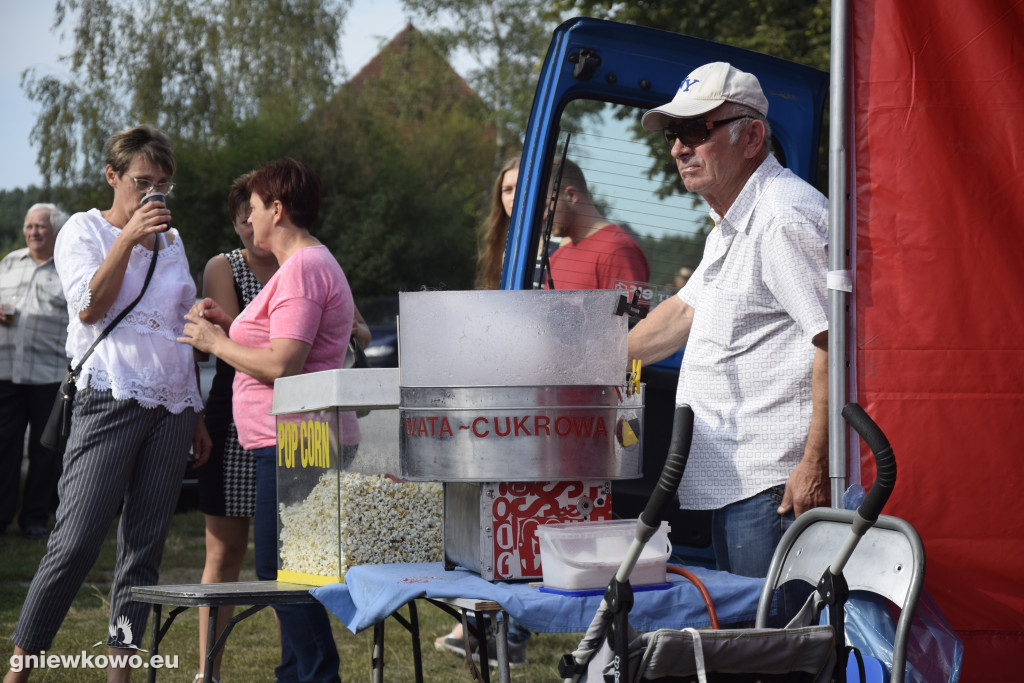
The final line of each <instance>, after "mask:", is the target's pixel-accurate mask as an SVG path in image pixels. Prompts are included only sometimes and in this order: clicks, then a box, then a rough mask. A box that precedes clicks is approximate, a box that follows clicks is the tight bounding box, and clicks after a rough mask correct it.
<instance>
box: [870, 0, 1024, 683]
mask: <svg viewBox="0 0 1024 683" xmlns="http://www.w3.org/2000/svg"><path fill="white" fill-rule="evenodd" d="M850 9H851V14H850V19H851V43H850V51H851V52H850V54H851V64H852V74H851V77H852V90H851V108H852V112H851V118H850V129H851V132H852V143H851V145H852V146H851V149H852V151H853V167H852V168H853V174H854V175H853V177H852V179H851V183H850V184H851V189H852V191H853V202H852V211H853V215H852V216H851V224H852V225H853V226H854V231H853V232H852V234H853V238H852V242H851V246H854V247H855V248H856V249H855V255H854V257H853V258H854V261H855V263H854V266H855V269H854V270H855V283H856V284H855V295H854V296H855V298H854V302H855V311H856V313H855V321H854V323H853V324H854V326H855V327H854V330H851V335H850V336H851V338H853V339H855V346H856V349H855V352H856V353H855V355H856V357H855V361H856V364H855V370H854V373H853V376H852V377H851V380H850V384H851V386H855V387H856V394H857V399H858V401H859V402H860V403H861V405H862V406H863V407H864V408H865V409H866V410H867V411H868V413H869V414H870V415H872V417H874V419H875V420H876V421H877V422H878V424H879V426H881V427H882V429H883V430H884V431H885V432H886V434H887V435H888V437H889V439H890V441H891V442H892V444H893V448H894V451H895V453H896V455H897V459H898V461H899V469H900V472H899V483H898V484H897V486H896V490H895V493H894V495H893V497H892V499H891V501H890V504H889V507H887V508H886V513H888V514H891V515H895V516H898V517H902V518H904V519H906V520H908V521H909V522H911V523H912V524H913V525H914V526H915V527H916V528H917V530H918V531H919V533H920V534H921V537H922V538H923V540H924V544H925V549H926V553H927V570H926V587H927V588H928V590H929V592H930V593H931V594H932V596H933V597H934V598H935V600H936V602H937V603H938V604H939V606H940V607H941V608H942V610H943V612H944V613H945V615H946V618H947V619H948V620H949V622H950V624H951V625H952V626H953V628H954V629H956V630H957V632H958V633H959V635H960V636H961V638H962V639H963V641H964V647H965V652H964V665H963V674H962V678H961V680H963V681H968V682H972V681H985V682H990V681H1010V680H1014V681H1021V680H1024V664H1022V662H1021V661H1020V652H1021V651H1022V650H1024V501H1022V500H1021V498H1022V494H1024V472H1022V469H1024V468H1022V466H1021V465H1019V464H1018V463H1017V460H1018V459H1024V0H969V1H967V2H939V1H937V0H853V2H852V6H851V8H850ZM865 452H866V449H865ZM863 465H864V468H865V474H866V475H867V474H868V471H867V470H868V468H869V467H870V466H871V463H870V462H869V461H868V459H866V458H865V459H863ZM865 478H870V477H868V476H866V477H865Z"/></svg>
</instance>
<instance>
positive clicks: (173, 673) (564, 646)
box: [0, 511, 580, 683]
mask: <svg viewBox="0 0 1024 683" xmlns="http://www.w3.org/2000/svg"><path fill="white" fill-rule="evenodd" d="M203 536H204V529H203V516H202V514H201V513H199V512H197V511H192V512H184V513H179V514H177V515H175V516H174V521H173V524H172V527H171V532H170V535H169V536H168V539H167V546H166V549H165V551H164V561H163V565H162V566H161V570H160V583H163V584H177V583H199V579H200V576H201V574H202V568H203V562H204V558H205V547H204V541H203ZM115 546H116V521H115V524H114V525H112V527H111V530H110V533H109V534H108V535H107V540H106V542H105V543H104V546H103V550H102V552H101V553H100V557H99V560H98V561H97V562H96V565H95V567H93V569H92V571H90V573H89V576H88V578H87V579H86V581H85V585H83V586H82V588H81V590H79V591H78V595H77V597H76V598H75V602H74V604H73V605H72V608H71V611H70V612H69V613H68V616H67V619H65V621H64V625H63V626H62V627H61V630H60V632H59V633H58V634H57V638H56V640H55V641H54V643H53V646H52V647H51V648H50V650H48V653H50V654H65V655H74V654H79V653H81V651H82V650H83V649H84V650H87V651H89V652H90V654H99V653H102V652H105V650H104V649H103V648H96V649H95V650H94V649H93V648H92V647H91V646H92V644H93V643H95V642H97V641H98V640H100V639H102V638H104V637H105V636H106V632H107V619H108V607H109V604H108V593H109V591H110V580H111V577H112V575H113V569H114V558H115ZM251 547H252V545H251V541H250V549H251ZM45 550H46V548H45V544H44V543H43V542H41V541H28V540H25V539H23V538H22V537H21V536H20V535H18V534H17V531H16V529H15V530H13V532H12V533H9V534H8V535H7V536H0V558H3V559H2V561H0V633H2V634H3V635H4V638H3V639H2V641H0V656H2V660H0V661H2V663H3V667H4V668H6V667H7V666H8V664H9V660H10V655H11V652H12V650H13V644H12V643H11V642H10V640H9V636H10V634H11V633H12V632H13V631H14V625H15V622H16V621H17V619H18V614H19V612H20V610H21V604H22V602H23V601H24V599H25V594H26V593H27V592H28V586H29V582H30V581H31V580H32V576H33V575H34V574H35V571H36V567H37V566H38V564H39V560H40V559H41V558H42V556H43V553H44V552H45ZM242 579H243V580H253V579H255V574H254V573H253V570H252V553H251V552H250V553H249V556H248V558H247V560H246V564H245V566H244V567H243V573H242ZM417 607H418V612H419V624H420V633H421V635H420V641H421V648H422V652H423V675H424V680H426V681H472V680H473V677H472V675H471V674H470V672H469V670H468V669H467V667H466V665H465V663H464V662H463V661H462V660H461V659H459V658H458V657H456V656H454V655H451V654H448V653H443V652H438V651H437V650H435V649H434V646H433V641H434V638H436V637H437V636H440V635H444V634H446V633H447V632H448V631H449V630H450V629H451V626H452V623H453V621H452V619H451V617H449V616H448V615H447V614H445V613H444V612H442V611H441V610H439V609H437V608H435V607H433V606H432V605H430V604H428V603H426V602H425V601H419V602H418V603H417ZM168 611H169V608H166V607H165V608H164V614H165V615H166V613H167V612H168ZM402 612H403V614H407V611H406V608H403V610H402ZM198 619H199V617H198V612H197V610H194V609H190V610H187V611H186V612H184V613H182V614H180V615H178V617H177V619H175V621H174V624H173V625H172V626H171V628H170V630H169V631H168V633H167V636H166V637H165V638H164V640H163V642H162V643H161V644H160V653H161V654H162V655H165V656H172V657H173V656H174V655H177V656H178V665H179V668H178V669H177V670H163V671H161V672H160V675H159V676H158V679H157V680H159V681H161V682H172V683H173V682H176V681H182V682H185V683H188V682H190V681H191V680H192V677H193V675H194V674H195V672H196V671H197V670H198V668H197V666H198V661H199V648H198V638H199V631H198ZM332 622H333V631H334V639H335V642H336V643H337V644H338V651H339V654H340V656H341V676H342V679H343V680H345V681H369V680H370V679H371V675H370V651H371V648H372V644H373V631H372V629H368V630H366V631H363V632H362V633H359V634H357V635H353V634H352V633H351V632H350V631H349V630H348V629H347V628H346V627H345V626H344V625H343V624H342V623H341V622H340V621H338V620H337V619H335V618H333V617H332ZM150 626H151V624H147V625H146V636H145V637H144V639H143V640H142V642H143V643H147V644H148V643H149V629H150ZM137 630H138V626H137V625H136V631H137ZM579 638H580V634H538V635H535V636H534V637H533V638H531V639H530V641H529V644H528V647H527V653H526V663H525V664H524V665H523V666H521V667H517V668H515V669H512V673H511V678H512V680H513V681H538V682H543V681H560V680H561V679H560V678H559V677H558V673H557V671H556V670H555V666H556V664H557V662H558V659H559V657H560V656H561V655H562V654H563V653H565V652H569V651H571V650H573V649H575V647H576V645H577V644H578V642H579ZM279 655H280V648H279V644H278V639H277V628H276V626H275V623H274V617H273V614H272V613H271V611H270V610H269V609H267V610H263V611H261V612H259V613H257V614H256V615H254V616H252V617H250V618H248V619H246V620H244V621H242V622H240V623H239V624H238V625H237V626H236V627H235V629H234V631H233V632H232V633H231V636H230V638H229V639H228V641H227V648H226V651H225V654H224V662H223V669H222V673H223V675H224V679H225V681H226V682H227V683H239V682H247V681H270V680H273V677H274V676H273V670H274V666H275V665H276V664H277V662H278V658H279ZM384 662H385V668H384V677H385V680H386V681H389V682H392V681H394V682H399V683H401V682H404V681H413V680H415V678H414V675H413V665H412V650H411V643H410V636H409V633H408V632H407V631H406V630H405V629H404V628H402V627H401V626H400V625H399V624H398V623H397V622H396V621H394V620H393V619H389V620H388V622H387V626H386V628H385V654H384ZM491 673H492V680H497V676H496V672H494V671H493V670H492V672H491ZM104 678H105V675H104V674H103V673H102V672H100V671H96V670H91V671H90V670H84V669H81V670H73V669H59V670H39V671H36V672H35V673H34V674H33V676H32V680H33V681H62V682H63V681H70V682H71V683H76V682H77V681H101V680H104ZM134 679H135V680H139V681H141V680H144V676H143V675H142V673H141V672H139V673H137V674H136V675H135V676H134Z"/></svg>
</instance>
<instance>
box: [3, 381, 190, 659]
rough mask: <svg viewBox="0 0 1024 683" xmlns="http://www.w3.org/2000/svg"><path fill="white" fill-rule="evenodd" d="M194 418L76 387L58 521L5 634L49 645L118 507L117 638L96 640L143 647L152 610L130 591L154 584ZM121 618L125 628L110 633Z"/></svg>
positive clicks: (113, 611)
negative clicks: (13, 622) (10, 632)
mask: <svg viewBox="0 0 1024 683" xmlns="http://www.w3.org/2000/svg"><path fill="white" fill-rule="evenodd" d="M197 419H198V416H197V413H196V412H195V411H194V410H191V409H186V410H184V411H182V412H181V413H180V414H178V415H174V414H172V413H171V412H169V411H168V410H167V409H165V408H143V407H142V406H141V405H139V404H138V403H137V402H136V401H134V400H123V401H120V400H115V399H114V398H113V396H112V395H111V392H110V391H109V390H107V391H98V390H95V389H92V388H91V387H81V388H80V389H79V390H78V394H77V395H76V396H75V408H74V417H73V418H72V421H71V434H70V436H69V438H68V445H67V450H66V452H65V453H64V473H63V475H62V476H61V479H60V484H59V492H60V505H59V506H58V508H57V523H56V526H55V527H54V529H53V532H52V533H51V534H50V539H49V542H48V543H47V546H46V555H45V556H44V557H43V559H42V561H41V562H40V563H39V569H38V571H37V572H36V575H35V577H34V578H33V579H32V585H31V586H30V587H29V590H28V596H27V597H26V598H25V604H24V605H23V606H22V608H21V616H20V617H19V618H18V625H17V626H16V627H15V630H14V635H13V636H11V640H12V641H14V644H15V645H17V646H18V647H21V648H22V649H24V650H26V651H27V652H37V651H39V650H48V649H49V648H50V646H51V645H52V643H53V638H54V636H56V635H57V630H58V629H59V628H60V625H61V623H63V621H64V617H65V616H67V613H68V610H69V609H70V608H71V603H72V601H73V600H74V598H75V595H76V594H77V593H78V590H79V588H81V586H82V584H83V582H84V581H85V577H86V575H87V574H88V572H89V570H90V569H91V568H92V566H93V564H95V562H96V558H97V557H98V556H99V552H100V549H101V547H102V545H103V539H104V538H105V537H106V535H107V531H108V530H109V529H110V523H111V521H112V520H113V519H114V516H115V515H116V514H117V510H118V506H120V505H121V504H122V502H123V503H124V507H123V509H122V513H121V522H120V524H119V525H118V528H117V563H116V565H115V568H114V578H113V585H112V586H111V591H110V622H109V626H110V627H113V628H111V629H110V632H111V633H116V638H114V637H109V638H108V637H107V635H108V629H105V628H104V625H101V624H97V625H96V631H97V633H96V636H97V640H104V639H105V640H106V641H107V644H108V645H114V644H115V643H116V644H118V645H122V644H125V645H127V644H134V645H141V643H142V634H143V632H144V631H145V628H146V621H147V619H148V618H149V610H150V606H149V604H147V603H138V602H133V601H132V600H131V589H132V587H133V586H145V585H153V584H155V583H157V579H158V569H159V566H160V559H161V557H162V556H163V548H164V540H165V539H166V537H167V531H168V529H169V528H170V523H171V515H172V514H173V512H174V507H175V504H176V502H177V499H178V492H179V490H180V489H181V479H182V476H183V475H184V472H185V465H186V463H187V459H188V451H189V447H190V446H191V443H192V435H193V432H194V430H195V424H196V420H197ZM123 619H127V621H128V623H129V624H130V626H129V627H128V629H124V628H120V629H116V624H117V622H118V621H119V620H120V621H121V624H122V626H123V624H124V621H123ZM127 631H131V633H132V638H131V641H130V642H128V641H127V638H126V636H127Z"/></svg>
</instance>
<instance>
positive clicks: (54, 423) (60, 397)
mask: <svg viewBox="0 0 1024 683" xmlns="http://www.w3.org/2000/svg"><path fill="white" fill-rule="evenodd" d="M159 253H160V238H159V237H157V238H156V240H155V241H154V242H153V260H152V261H151V262H150V264H149V270H148V271H147V272H146V281H145V282H144V283H143V284H142V291H141V292H139V295H138V296H137V297H135V301H133V302H131V303H130V304H128V305H127V306H126V307H125V309H124V310H123V311H121V312H120V313H119V314H118V315H117V317H116V318H114V319H113V320H112V321H110V324H109V325H107V326H106V327H105V328H103V331H102V332H100V336H99V337H97V338H96V341H94V342H93V343H92V346H90V347H89V350H88V351H86V352H85V353H84V354H83V355H82V359H81V360H80V361H78V365H76V366H75V367H74V368H72V367H71V365H70V364H68V374H67V376H66V377H65V378H64V381H63V382H61V384H60V390H58V391H57V397H56V398H55V399H54V401H53V408H52V409H51V410H50V417H49V419H47V420H46V426H45V427H44V428H43V433H42V434H41V435H40V437H39V443H41V444H42V445H43V447H45V448H49V449H50V450H51V451H53V452H54V453H63V452H64V447H65V446H66V445H67V443H68V435H69V434H71V408H72V406H73V405H74V402H75V392H76V391H77V390H78V388H77V387H76V386H75V380H76V379H77V378H78V375H79V373H80V372H82V366H83V365H85V361H86V360H88V358H89V356H91V355H92V352H93V350H95V349H96V345H97V344H99V343H100V342H101V341H103V339H104V338H105V337H106V336H107V335H108V334H110V331H111V330H113V329H114V328H115V327H117V324H118V323H119V322H121V321H122V320H124V317H125V316H126V315H128V313H130V312H131V310H132V309H133V308H135V304H137V303H139V301H140V300H141V299H142V295H143V294H145V293H146V289H147V288H148V287H149V281H150V280H151V279H152V278H153V271H154V270H155V269H156V257H157V254H159Z"/></svg>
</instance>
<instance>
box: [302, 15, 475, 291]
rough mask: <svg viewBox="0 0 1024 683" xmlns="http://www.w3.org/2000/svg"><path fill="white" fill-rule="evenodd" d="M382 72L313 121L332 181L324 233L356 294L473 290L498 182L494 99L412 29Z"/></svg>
mask: <svg viewBox="0 0 1024 683" xmlns="http://www.w3.org/2000/svg"><path fill="white" fill-rule="evenodd" d="M414 38H415V39H414V40H413V41H412V42H411V43H410V44H409V45H408V46H407V47H405V48H403V49H402V50H396V51H391V52H387V51H386V52H384V53H382V55H381V63H380V73H379V75H376V76H375V77H373V78H367V79H365V80H363V81H361V82H360V83H358V84H350V85H347V86H345V87H343V88H342V89H341V90H340V91H339V92H338V94H337V95H336V96H335V97H334V98H333V99H332V100H331V102H329V103H328V104H327V105H326V106H325V107H324V108H323V109H322V110H321V111H318V112H317V113H316V115H315V116H314V117H313V121H314V126H315V128H316V130H317V131H319V134H318V137H317V147H318V149H317V150H315V151H311V154H313V155H315V156H316V157H317V158H318V159H319V162H318V163H319V166H318V168H320V169H322V175H323V177H324V180H325V185H330V186H333V187H335V188H336V191H335V192H334V193H332V194H331V195H330V196H325V198H324V211H323V215H324V220H323V222H324V225H323V231H322V237H321V239H325V240H327V241H329V242H330V243H332V244H334V245H336V251H335V253H336V254H337V255H338V258H339V260H340V261H341V263H342V265H343V266H344V268H345V272H346V274H347V275H348V278H349V282H350V283H351V285H352V287H353V291H356V292H358V293H361V294H363V295H364V296H369V295H372V294H374V293H384V294H387V293H393V292H395V291H400V290H413V289H419V288H420V287H431V288H442V289H458V288H468V287H471V286H472V279H473V273H474V262H475V261H474V259H475V226H476V224H477V221H478V220H479V217H480V213H481V207H482V203H483V200H484V198H485V195H486V191H487V188H488V187H489V185H490V183H491V180H492V178H491V160H492V158H493V155H494V144H495V143H494V138H493V132H492V131H491V130H490V125H489V118H488V110H487V107H486V105H485V104H484V103H483V102H482V101H481V100H480V99H479V98H478V97H476V96H475V95H474V94H473V93H472V92H470V91H468V90H467V89H466V87H465V84H464V83H463V82H462V81H461V79H460V78H459V77H458V75H457V74H455V72H454V71H452V70H451V68H450V67H449V66H448V64H447V62H446V61H445V60H444V58H443V57H442V56H441V55H440V54H438V53H437V52H436V51H435V50H434V49H433V48H432V47H431V45H430V44H429V43H428V42H427V41H426V40H423V39H422V36H421V35H420V34H418V32H417V33H415V34H414Z"/></svg>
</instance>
